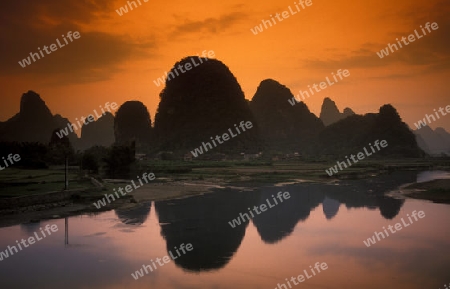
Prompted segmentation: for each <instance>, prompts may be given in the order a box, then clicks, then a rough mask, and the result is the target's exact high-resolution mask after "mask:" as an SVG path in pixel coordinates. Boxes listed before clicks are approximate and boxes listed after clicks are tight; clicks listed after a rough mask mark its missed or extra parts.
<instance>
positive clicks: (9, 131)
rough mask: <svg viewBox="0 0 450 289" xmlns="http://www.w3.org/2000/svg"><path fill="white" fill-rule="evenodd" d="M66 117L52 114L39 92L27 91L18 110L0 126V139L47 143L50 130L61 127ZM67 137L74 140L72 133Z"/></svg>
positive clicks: (74, 136)
mask: <svg viewBox="0 0 450 289" xmlns="http://www.w3.org/2000/svg"><path fill="white" fill-rule="evenodd" d="M64 121H67V119H64V118H62V117H61V116H59V115H58V116H53V115H52V113H51V111H50V109H49V108H48V107H47V105H46V104H45V102H44V101H43V100H42V99H41V97H40V96H39V94H37V93H36V92H34V91H31V90H30V91H28V92H27V93H24V94H23V95H22V98H21V100H20V112H19V113H17V114H16V115H15V116H13V117H12V118H10V119H9V120H7V121H6V122H3V123H2V125H1V126H0V141H17V142H38V143H42V144H48V143H49V142H50V139H51V135H52V132H53V131H54V130H55V129H57V128H62V127H63V126H62V124H64ZM69 139H71V140H75V139H77V136H76V135H75V134H74V133H70V134H69Z"/></svg>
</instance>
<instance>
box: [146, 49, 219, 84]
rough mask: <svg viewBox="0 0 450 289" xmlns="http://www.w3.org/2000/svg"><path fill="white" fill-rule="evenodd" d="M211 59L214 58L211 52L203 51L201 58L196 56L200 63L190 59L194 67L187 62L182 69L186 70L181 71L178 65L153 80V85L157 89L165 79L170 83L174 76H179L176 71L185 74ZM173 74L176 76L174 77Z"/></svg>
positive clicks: (180, 66)
mask: <svg viewBox="0 0 450 289" xmlns="http://www.w3.org/2000/svg"><path fill="white" fill-rule="evenodd" d="M206 55H207V57H206ZM213 57H215V53H214V51H213V50H210V51H208V53H206V50H203V52H202V57H200V56H199V55H198V54H197V58H198V61H199V62H200V63H198V62H195V60H194V58H193V57H191V58H190V60H191V62H192V64H193V65H194V66H193V67H192V65H191V64H190V63H189V62H186V63H185V64H184V69H186V70H183V66H182V65H181V64H178V66H177V67H175V68H172V70H171V71H170V72H169V73H167V71H166V72H165V74H166V75H163V76H161V77H159V78H158V79H157V80H153V83H154V84H155V85H156V86H157V87H159V86H160V85H163V84H164V82H165V81H166V79H167V81H170V80H172V79H174V78H175V77H176V76H179V75H180V74H179V73H178V70H180V72H181V73H186V72H188V71H189V70H191V69H192V68H194V67H197V66H200V64H203V62H206V61H208V58H213ZM174 72H175V74H176V76H175V74H174Z"/></svg>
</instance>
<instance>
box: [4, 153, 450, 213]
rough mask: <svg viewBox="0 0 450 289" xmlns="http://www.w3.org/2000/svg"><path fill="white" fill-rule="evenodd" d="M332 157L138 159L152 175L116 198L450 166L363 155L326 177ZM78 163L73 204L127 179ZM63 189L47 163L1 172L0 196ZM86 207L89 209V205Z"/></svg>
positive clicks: (434, 196)
mask: <svg viewBox="0 0 450 289" xmlns="http://www.w3.org/2000/svg"><path fill="white" fill-rule="evenodd" d="M335 164H336V163H335V162H314V161H308V162H306V161H299V160H292V161H287V160H285V161H277V162H269V161H220V162H218V161H187V162H184V161H140V162H138V163H137V164H136V166H135V169H134V171H133V173H132V174H131V177H130V179H136V177H134V176H137V175H142V173H143V172H147V173H150V172H153V173H154V174H155V176H156V180H154V181H152V182H151V183H150V184H148V185H146V186H144V187H142V188H139V189H137V190H135V191H133V192H132V193H131V194H129V195H128V196H127V198H123V199H122V200H121V201H120V202H119V203H130V202H136V201H138V202H139V201H144V200H145V201H149V200H162V199H170V198H179V197H184V196H188V195H193V194H203V193H206V192H208V191H210V189H211V188H213V187H217V186H222V187H225V186H228V187H230V186H239V187H240V188H245V187H248V188H252V187H253V188H256V187H258V186H261V185H265V184H267V185H272V184H280V183H289V182H298V181H302V180H307V181H314V182H329V181H334V180H336V179H362V178H368V177H372V176H376V175H379V174H388V173H391V172H394V171H404V170H414V171H424V170H450V160H449V159H389V160H377V159H372V160H365V161H364V162H360V163H358V164H354V165H352V166H351V167H349V168H347V169H344V170H342V171H339V172H338V174H336V175H333V176H332V177H329V176H328V175H327V174H326V172H325V170H326V169H328V168H330V166H333V165H335ZM82 175H83V174H82V173H80V172H79V171H78V168H72V170H70V173H69V188H70V189H78V190H79V191H81V192H80V193H77V194H76V196H75V197H76V198H75V203H77V204H84V205H85V206H87V210H89V209H92V208H90V207H92V202H93V201H94V200H97V199H100V198H102V197H103V195H104V194H105V193H112V192H113V191H112V190H113V188H115V187H118V186H121V187H124V186H125V185H127V184H129V182H128V181H126V180H124V181H123V182H122V183H114V184H112V183H106V182H102V180H101V178H99V177H98V176H96V178H97V179H98V180H100V182H102V184H103V186H104V188H103V189H99V188H98V187H96V186H95V185H94V184H93V183H92V182H91V180H90V178H89V177H85V176H82ZM63 188H64V170H62V168H51V169H46V170H18V169H14V168H10V169H8V170H4V171H2V172H1V173H0V198H10V197H17V196H28V195H37V194H46V193H48V192H54V191H62V190H63ZM446 190H448V187H445V188H441V187H435V188H430V189H427V190H426V191H421V192H419V191H416V192H414V194H412V195H411V197H417V198H422V199H431V200H434V201H440V200H441V199H442V198H443V197H442V195H443V194H444V195H445V194H447V192H448V191H446ZM88 207H89V208H88Z"/></svg>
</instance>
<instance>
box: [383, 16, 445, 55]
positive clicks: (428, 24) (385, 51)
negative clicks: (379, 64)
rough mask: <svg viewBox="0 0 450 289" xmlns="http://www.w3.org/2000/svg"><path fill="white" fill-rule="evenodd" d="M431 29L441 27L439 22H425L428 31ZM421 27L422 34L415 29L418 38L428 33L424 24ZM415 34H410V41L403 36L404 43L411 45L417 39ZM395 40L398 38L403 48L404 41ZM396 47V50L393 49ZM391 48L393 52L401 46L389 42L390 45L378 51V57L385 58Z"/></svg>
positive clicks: (398, 41)
mask: <svg viewBox="0 0 450 289" xmlns="http://www.w3.org/2000/svg"><path fill="white" fill-rule="evenodd" d="M430 27H431V29H433V30H437V29H438V28H439V26H438V24H437V23H436V22H433V23H432V24H430V22H427V24H425V28H426V29H427V30H428V33H431V30H430ZM420 28H421V29H422V32H423V35H422V36H420V34H419V33H417V29H414V33H415V34H416V35H415V36H417V39H420V38H422V37H423V36H424V35H427V33H426V32H425V29H423V28H422V25H420ZM415 36H414V34H410V35H409V36H408V40H409V42H408V41H406V37H405V36H403V37H402V39H401V41H402V42H403V44H405V46H406V45H409V44H410V43H411V42H414V41H416V37H415ZM395 40H397V44H398V46H400V48H403V46H402V43H401V42H400V40H398V38H395ZM393 48H395V50H394V49H393ZM389 49H390V50H391V52H392V53H394V52H395V51H397V50H398V49H399V48H398V47H397V45H396V44H390V43H389V44H388V46H387V47H386V48H385V49H382V50H380V52H377V55H378V57H380V58H383V57H385V56H388V55H389Z"/></svg>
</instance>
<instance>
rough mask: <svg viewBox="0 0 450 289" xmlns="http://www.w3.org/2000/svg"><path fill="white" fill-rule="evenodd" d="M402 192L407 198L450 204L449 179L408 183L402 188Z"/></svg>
mask: <svg viewBox="0 0 450 289" xmlns="http://www.w3.org/2000/svg"><path fill="white" fill-rule="evenodd" d="M402 193H403V195H404V196H406V197H407V198H413V199H421V200H428V201H432V202H433V203H442V204H450V179H444V180H433V181H429V182H423V183H415V184H410V185H407V186H405V187H404V188H403V189H402Z"/></svg>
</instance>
